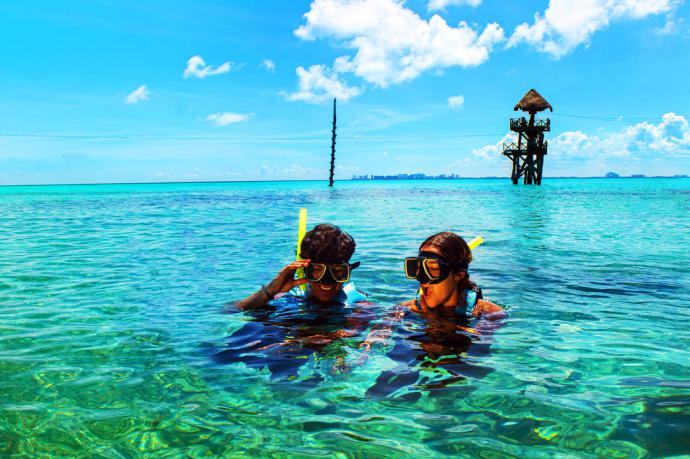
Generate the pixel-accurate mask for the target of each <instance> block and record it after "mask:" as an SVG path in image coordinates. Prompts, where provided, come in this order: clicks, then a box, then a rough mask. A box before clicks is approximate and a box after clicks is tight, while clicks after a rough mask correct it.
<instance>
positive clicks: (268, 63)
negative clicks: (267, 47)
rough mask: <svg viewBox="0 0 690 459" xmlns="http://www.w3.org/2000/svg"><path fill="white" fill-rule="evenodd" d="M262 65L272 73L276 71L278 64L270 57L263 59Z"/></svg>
mask: <svg viewBox="0 0 690 459" xmlns="http://www.w3.org/2000/svg"><path fill="white" fill-rule="evenodd" d="M261 67H263V68H265V69H266V70H268V71H269V72H271V73H273V72H275V71H276V64H275V63H274V62H273V61H272V60H270V59H264V60H263V61H261Z"/></svg>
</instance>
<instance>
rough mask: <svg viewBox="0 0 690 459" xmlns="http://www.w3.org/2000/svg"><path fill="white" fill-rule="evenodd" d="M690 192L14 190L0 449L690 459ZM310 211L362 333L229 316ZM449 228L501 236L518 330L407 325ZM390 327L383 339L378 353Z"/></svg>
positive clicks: (331, 325) (495, 239)
mask: <svg viewBox="0 0 690 459" xmlns="http://www.w3.org/2000/svg"><path fill="white" fill-rule="evenodd" d="M689 190H690V181H689V180H687V179H678V180H675V179H673V180H655V179H649V180H625V179H620V180H550V181H548V182H545V183H544V184H543V186H542V187H541V188H539V189H535V188H531V189H530V188H527V187H514V186H512V184H510V182H509V181H507V180H505V181H504V180H456V181H448V182H443V181H424V182H400V183H389V182H372V183H363V182H352V183H349V182H342V183H338V184H337V186H336V189H335V190H328V189H327V187H326V186H325V184H323V183H314V182H305V183H252V184H164V185H118V186H114V185H112V186H76V187H75V186H72V187H68V186H65V187H8V188H0V247H2V256H0V394H2V397H0V456H2V457H12V456H16V457H41V456H43V457H138V456H147V457H214V456H226V457H235V456H240V455H248V456H252V457H254V456H260V457H266V456H281V457H284V456H298V457H305V456H319V455H320V456H332V455H333V454H337V453H342V454H343V455H345V456H352V457H443V456H448V455H455V456H464V457H511V456H513V457H558V456H561V457H662V456H670V455H682V454H690V446H689V445H688V442H687V439H688V438H690V433H689V432H688V425H689V424H690V421H689V420H688V395H689V394H690V389H689V388H688V385H687V382H688V379H689V378H688V375H689V374H690V370H689V368H688V362H689V361H690V355H689V354H688V349H690V335H689V334H688V333H687V331H686V329H687V323H688V321H689V320H690V310H688V308H687V304H688V303H689V302H690V271H688V269H687V267H688V266H690V252H688V250H687V245H688V242H689V241H688V228H690V212H688V209H690V193H689ZM299 207H308V208H309V212H310V224H316V223H319V222H332V223H335V224H338V225H341V226H342V227H343V228H344V229H345V230H346V231H348V232H350V233H351V234H352V235H353V236H354V237H355V239H356V242H357V251H356V254H355V259H356V260H359V261H361V262H362V266H361V267H360V268H359V269H357V271H356V272H355V273H354V274H353V276H354V277H355V281H356V282H357V285H358V287H359V288H361V289H363V290H365V291H367V292H368V293H369V294H370V295H371V299H372V300H373V301H374V303H375V304H374V305H370V306H368V307H367V314H370V315H371V317H370V316H368V315H365V316H364V320H363V321H362V323H360V324H357V323H356V322H357V320H354V319H355V318H358V317H361V316H360V315H359V312H357V313H355V312H354V311H345V310H343V311H341V312H339V313H335V314H330V313H329V314H327V315H325V316H324V315H323V314H321V313H320V312H319V311H311V312H310V314H313V315H309V314H306V315H305V314H303V313H304V311H300V315H299V318H298V316H297V315H290V313H289V312H288V313H287V314H284V313H283V312H285V311H283V312H281V311H267V312H265V313H260V312H257V313H252V314H258V315H252V314H244V313H234V314H227V313H222V312H221V310H222V306H223V305H224V304H226V303H227V302H228V301H232V300H237V299H239V298H242V297H244V296H245V295H246V294H248V293H250V292H252V291H254V290H255V289H256V288H257V287H258V286H259V285H261V284H262V283H265V282H267V281H268V280H270V277H271V274H272V273H276V272H278V270H279V269H280V268H281V267H282V266H283V265H284V264H285V263H286V262H287V261H289V260H291V259H292V258H293V257H294V244H295V236H296V225H297V212H298V208H299ZM441 230H451V231H455V232H458V233H459V234H461V235H463V236H466V237H467V238H472V237H474V236H476V235H482V236H483V237H484V238H485V240H486V241H487V242H486V243H485V244H484V245H482V246H481V247H480V248H479V249H477V250H476V251H475V254H474V255H475V256H474V260H475V261H474V262H473V265H472V267H471V271H472V278H473V280H475V281H476V282H477V283H478V284H479V285H480V286H481V287H482V289H483V291H484V294H485V296H486V297H487V298H489V299H491V300H494V301H497V302H499V303H501V304H504V305H507V307H508V310H509V315H508V317H506V318H505V319H504V320H503V322H502V324H501V326H500V328H497V329H495V330H486V329H480V330H477V328H478V327H479V324H476V323H469V324H464V323H460V322H454V321H453V320H447V318H433V317H427V318H426V319H423V318H420V317H416V316H414V315H409V314H408V315H407V316H405V317H403V318H402V319H401V320H399V321H395V323H389V322H390V320H389V316H390V314H392V313H393V312H394V311H395V310H396V309H395V308H396V305H397V304H399V303H400V302H401V301H403V300H408V299H410V298H412V297H413V296H414V294H415V289H416V287H415V285H414V282H409V281H408V280H407V279H405V277H404V275H403V273H402V266H401V260H402V259H403V258H404V257H405V256H408V255H413V254H415V253H416V252H417V247H418V244H419V243H420V242H421V241H422V240H424V239H425V238H426V237H427V236H429V235H430V234H432V233H435V232H438V231H441ZM296 310H297V309H295V311H296ZM278 312H280V313H278ZM261 314H264V315H263V316H262V315H261ZM305 317H306V319H305ZM353 320H354V323H353ZM358 320H359V319H358ZM370 320H371V323H369V321H370ZM300 321H303V322H300ZM381 324H388V325H390V326H391V328H390V329H391V334H390V336H389V339H388V340H387V341H386V343H385V345H380V346H374V347H372V349H371V351H369V352H366V350H365V349H363V348H360V347H359V344H360V343H361V341H362V340H363V339H365V337H366V336H367V334H368V333H369V331H370V330H371V329H372V327H374V326H376V325H381ZM457 327H462V328H457ZM341 329H343V330H351V331H352V334H351V335H349V336H340V337H338V339H330V338H329V337H328V335H329V334H330V333H334V332H337V331H338V330H341ZM471 330H475V331H476V332H475V331H471ZM324 337H325V338H324ZM224 352H225V354H223V353H224ZM213 354H216V359H217V360H219V361H220V362H226V361H231V362H232V363H222V364H219V363H218V362H216V361H214V360H213V357H211V356H212V355H213ZM286 356H287V357H286Z"/></svg>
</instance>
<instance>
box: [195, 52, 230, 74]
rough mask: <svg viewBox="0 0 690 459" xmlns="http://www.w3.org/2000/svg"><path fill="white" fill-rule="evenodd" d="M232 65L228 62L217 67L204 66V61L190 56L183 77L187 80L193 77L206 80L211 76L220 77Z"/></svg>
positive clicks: (198, 57)
mask: <svg viewBox="0 0 690 459" xmlns="http://www.w3.org/2000/svg"><path fill="white" fill-rule="evenodd" d="M231 66H232V64H231V63H230V62H225V63H223V64H221V65H219V66H218V67H214V66H212V65H206V62H205V61H204V59H203V58H202V57H201V56H199V55H196V56H192V57H190V58H189V60H188V61H187V68H186V69H184V77H185V78H189V77H190V76H195V77H197V78H206V77H207V76H212V75H221V74H223V73H228V72H229V71H230V67H231Z"/></svg>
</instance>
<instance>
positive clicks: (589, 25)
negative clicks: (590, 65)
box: [508, 0, 680, 59]
mask: <svg viewBox="0 0 690 459" xmlns="http://www.w3.org/2000/svg"><path fill="white" fill-rule="evenodd" d="M679 2H680V0H549V4H548V6H547V8H546V10H545V11H544V13H543V14H540V13H537V14H535V15H534V23H533V24H532V25H529V24H527V23H522V24H520V25H518V26H517V27H516V28H515V31H514V32H513V35H512V36H511V37H510V39H509V40H508V47H513V46H516V45H517V44H519V43H527V44H529V45H532V46H533V47H535V48H536V49H537V50H539V51H541V52H543V53H547V54H549V55H551V56H552V57H554V58H556V59H558V58H560V57H562V56H564V55H565V54H567V53H568V52H570V51H572V50H573V49H575V48H576V47H578V46H579V45H581V44H584V45H588V44H589V40H590V37H591V36H592V35H593V34H594V33H595V32H596V31H598V30H601V29H604V28H606V27H608V25H609V24H610V23H611V22H612V21H617V20H621V19H642V18H645V17H647V16H651V15H657V14H662V13H669V12H670V11H673V10H674V9H675V8H676V7H677V6H678V4H679Z"/></svg>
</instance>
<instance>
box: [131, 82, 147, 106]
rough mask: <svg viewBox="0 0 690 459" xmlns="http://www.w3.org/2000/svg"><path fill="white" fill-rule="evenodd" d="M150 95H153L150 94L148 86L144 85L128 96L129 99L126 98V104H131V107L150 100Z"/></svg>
mask: <svg viewBox="0 0 690 459" xmlns="http://www.w3.org/2000/svg"><path fill="white" fill-rule="evenodd" d="M150 95H151V93H150V92H149V90H148V88H147V87H146V85H145V84H142V85H141V86H139V87H138V88H137V89H135V90H134V91H132V92H130V93H129V94H128V95H127V97H125V103H126V104H130V105H131V104H136V103H139V102H141V101H142V100H148V99H149V96H150Z"/></svg>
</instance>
